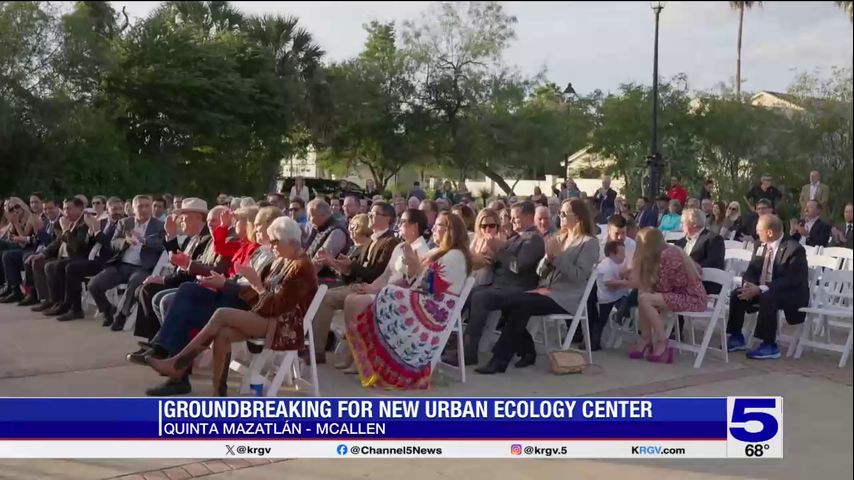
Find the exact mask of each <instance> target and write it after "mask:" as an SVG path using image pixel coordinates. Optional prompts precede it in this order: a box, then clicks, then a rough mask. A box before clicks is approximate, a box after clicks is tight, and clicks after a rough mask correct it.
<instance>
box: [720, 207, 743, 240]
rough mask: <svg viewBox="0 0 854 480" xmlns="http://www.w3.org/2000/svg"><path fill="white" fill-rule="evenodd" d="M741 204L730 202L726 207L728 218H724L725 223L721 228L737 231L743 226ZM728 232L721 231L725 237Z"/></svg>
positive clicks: (727, 230)
mask: <svg viewBox="0 0 854 480" xmlns="http://www.w3.org/2000/svg"><path fill="white" fill-rule="evenodd" d="M741 222H742V219H741V204H740V203H738V202H729V205H727V207H726V218H724V224H723V227H722V228H721V230H724V231H726V233H727V234H728V233H730V232H737V231H738V230H739V229H740V228H741ZM725 235H726V234H724V233H721V236H722V237H725Z"/></svg>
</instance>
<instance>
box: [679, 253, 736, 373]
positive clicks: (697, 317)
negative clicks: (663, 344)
mask: <svg viewBox="0 0 854 480" xmlns="http://www.w3.org/2000/svg"><path fill="white" fill-rule="evenodd" d="M732 279H733V274H732V272H730V271H723V270H719V269H717V268H704V269H703V281H704V282H708V283H714V284H717V285H720V287H721V294H720V295H715V296H713V297H710V302H711V306H710V307H709V308H706V310H705V311H702V312H675V313H673V314H671V315H670V318H669V319H668V323H667V326H666V329H665V332H666V334H667V337H669V336H670V332H671V331H672V330H673V328H674V327H675V328H676V329H677V335H676V338H677V341H676V342H675V344H674V346H675V347H676V348H678V349H679V350H681V351H687V352H694V353H696V354H697V358H696V359H695V360H694V368H700V365H702V364H703V358H705V356H706V352H707V351H708V350H709V343H710V342H711V340H712V336H713V335H714V334H715V329H717V330H718V331H719V333H720V338H721V348H720V349H717V348H715V349H714V350H719V351H720V352H722V353H723V356H724V361H725V362H727V363H728V362H729V355H728V353H727V348H726V320H725V319H723V318H722V317H723V316H724V311H726V304H727V302H728V301H729V295H728V292H730V290H731V289H732ZM679 316H681V317H682V318H684V319H685V328H686V329H687V328H689V327H690V329H691V330H690V331H691V335H690V336H691V342H690V343H688V342H685V341H684V340H682V339H681V337H682V336H683V335H680V332H679V322H678V317H679ZM697 323H700V324H702V323H705V328H704V330H703V339H702V341H701V342H700V345H697V344H696V342H694V327H695V326H696V324H697Z"/></svg>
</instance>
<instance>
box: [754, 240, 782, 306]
mask: <svg viewBox="0 0 854 480" xmlns="http://www.w3.org/2000/svg"><path fill="white" fill-rule="evenodd" d="M782 241H783V236H782V235H781V236H780V238H778V239H777V240H774V241H773V242H771V243H766V244H764V245H762V247H760V250H759V251H757V252H756V253H761V255H762V266H763V267H764V266H765V252H766V251H767V250H766V249H767V248H769V247H770V248H771V249H772V250H773V252H774V258H772V259H771V264H770V265H768V276H769V277H771V278H774V259H775V258H777V254H778V253H780V243H782ZM763 275H765V272H764V271H763V272H760V273H759V282H762V276H763ZM769 282H770V280H769ZM759 290H761V291H762V293H765V292H767V291H768V285H759Z"/></svg>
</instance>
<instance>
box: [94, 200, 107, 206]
mask: <svg viewBox="0 0 854 480" xmlns="http://www.w3.org/2000/svg"><path fill="white" fill-rule="evenodd" d="M103 204H104V202H102V201H100V200H95V201H93V202H92V205H103Z"/></svg>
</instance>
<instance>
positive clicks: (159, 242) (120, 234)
mask: <svg viewBox="0 0 854 480" xmlns="http://www.w3.org/2000/svg"><path fill="white" fill-rule="evenodd" d="M135 226H136V219H134V218H133V217H127V218H123V219H121V220H119V223H118V224H117V225H116V232H115V233H114V234H113V240H112V242H110V246H111V247H112V249H113V252H115V255H114V256H113V258H112V259H110V260H109V261H108V262H107V263H115V262H121V261H122V256H124V253H125V250H127V247H128V245H127V244H126V243H125V236H126V232H130V231H133V229H134V227H135ZM165 236H166V232H165V230H163V222H161V221H160V220H158V219H156V218H154V217H151V219H150V220H149V221H148V226H147V227H146V229H145V239H143V242H142V251H140V253H139V257H140V259H141V260H142V268H144V269H146V270H151V269H153V268H154V266H155V265H157V261H158V260H160V254H162V253H163V244H164V241H165Z"/></svg>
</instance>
